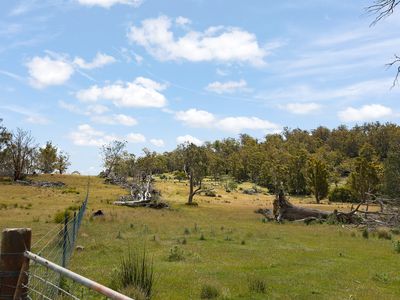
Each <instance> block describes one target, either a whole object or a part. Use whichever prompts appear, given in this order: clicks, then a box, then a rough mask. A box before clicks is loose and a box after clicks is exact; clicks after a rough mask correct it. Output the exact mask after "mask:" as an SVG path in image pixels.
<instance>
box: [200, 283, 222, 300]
mask: <svg viewBox="0 0 400 300" xmlns="http://www.w3.org/2000/svg"><path fill="white" fill-rule="evenodd" d="M218 296H219V291H218V289H217V288H216V287H215V286H212V285H210V284H205V285H203V286H202V287H201V292H200V299H214V298H217V297H218Z"/></svg>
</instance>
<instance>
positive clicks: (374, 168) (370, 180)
mask: <svg viewBox="0 0 400 300" xmlns="http://www.w3.org/2000/svg"><path fill="white" fill-rule="evenodd" d="M378 184H379V166H378V163H377V161H376V156H375V152H374V149H373V148H372V146H371V145H370V144H364V145H363V147H362V148H361V150H360V156H359V157H357V158H356V160H355V162H354V167H353V171H352V172H351V174H350V178H349V186H350V189H351V190H352V192H353V193H354V194H355V195H356V196H357V197H358V198H359V199H360V200H361V201H362V202H365V201H366V200H367V199H368V198H369V196H370V194H372V193H374V192H375V191H376V188H377V186H378Z"/></svg>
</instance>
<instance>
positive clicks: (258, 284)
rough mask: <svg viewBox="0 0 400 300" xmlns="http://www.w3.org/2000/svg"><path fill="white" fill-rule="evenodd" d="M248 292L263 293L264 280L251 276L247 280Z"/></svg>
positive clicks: (264, 287)
mask: <svg viewBox="0 0 400 300" xmlns="http://www.w3.org/2000/svg"><path fill="white" fill-rule="evenodd" d="M249 290H250V292H255V293H259V294H265V293H266V292H267V285H266V283H265V281H264V280H262V279H259V278H252V279H250V280H249Z"/></svg>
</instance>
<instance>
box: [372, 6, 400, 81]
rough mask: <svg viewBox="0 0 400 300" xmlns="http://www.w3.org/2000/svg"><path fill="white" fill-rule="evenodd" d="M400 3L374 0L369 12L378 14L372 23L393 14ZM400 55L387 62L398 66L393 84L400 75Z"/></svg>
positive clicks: (390, 65) (389, 65) (389, 64)
mask: <svg viewBox="0 0 400 300" xmlns="http://www.w3.org/2000/svg"><path fill="white" fill-rule="evenodd" d="M399 4H400V0H374V2H373V4H372V5H370V6H368V7H367V12H369V13H371V14H374V15H376V18H375V20H374V21H373V22H372V23H371V25H372V26H373V25H376V24H377V23H378V22H379V21H381V20H382V19H384V18H386V17H388V16H390V15H392V14H393V13H394V10H395V9H396V7H397V6H398V5H399ZM399 64H400V56H398V55H397V54H395V55H394V60H393V61H392V62H390V63H388V64H387V66H388V67H392V66H397V72H396V76H395V79H394V80H393V86H395V85H396V83H397V80H398V78H399V75H400V65H399Z"/></svg>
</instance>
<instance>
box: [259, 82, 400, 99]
mask: <svg viewBox="0 0 400 300" xmlns="http://www.w3.org/2000/svg"><path fill="white" fill-rule="evenodd" d="M392 82H393V78H380V79H374V80H367V81H361V82H357V83H353V84H351V85H346V86H338V87H329V88H314V87H312V86H309V85H294V86H289V87H285V88H282V89H279V90H272V91H267V92H265V93H263V94H262V95H258V96H257V98H259V99H261V100H271V101H277V100H282V101H288V102H291V101H304V102H309V101H325V100H334V99H339V100H354V99H363V98H365V97H373V96H374V97H386V96H388V95H389V94H394V93H396V94H398V91H396V90H390V89H389V87H390V86H391V84H392Z"/></svg>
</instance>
